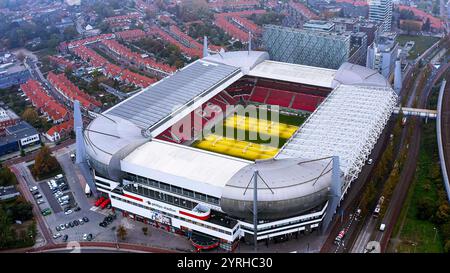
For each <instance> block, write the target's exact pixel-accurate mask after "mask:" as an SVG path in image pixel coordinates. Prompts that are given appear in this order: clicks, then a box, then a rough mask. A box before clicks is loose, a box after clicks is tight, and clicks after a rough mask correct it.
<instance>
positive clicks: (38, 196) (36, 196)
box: [34, 194, 42, 199]
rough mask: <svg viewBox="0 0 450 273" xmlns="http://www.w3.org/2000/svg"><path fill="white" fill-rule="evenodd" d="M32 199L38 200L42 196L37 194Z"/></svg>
mask: <svg viewBox="0 0 450 273" xmlns="http://www.w3.org/2000/svg"><path fill="white" fill-rule="evenodd" d="M34 198H36V199H40V198H42V195H41V194H37V195H35V196H34Z"/></svg>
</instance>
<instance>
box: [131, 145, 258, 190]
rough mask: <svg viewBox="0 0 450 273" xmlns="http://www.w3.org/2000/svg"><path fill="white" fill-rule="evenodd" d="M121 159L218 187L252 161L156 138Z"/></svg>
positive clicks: (142, 167) (142, 166)
mask: <svg viewBox="0 0 450 273" xmlns="http://www.w3.org/2000/svg"><path fill="white" fill-rule="evenodd" d="M122 162H123V163H125V164H127V165H129V164H133V165H136V166H139V168H141V169H149V170H157V171H158V172H163V173H166V174H170V175H173V176H178V177H182V178H185V179H188V180H191V181H201V182H205V183H208V184H210V185H215V186H220V187H223V186H225V183H226V182H227V181H228V180H229V179H230V178H231V177H232V176H233V175H234V174H235V173H236V172H237V171H238V170H240V169H242V168H243V167H245V166H247V165H249V164H251V163H252V162H251V161H247V160H244V159H239V158H235V157H230V156H226V155H222V154H217V153H212V152H208V151H205V150H201V149H196V148H192V147H188V146H184V145H178V144H174V143H170V142H167V141H163V140H158V139H153V140H152V141H149V142H147V143H145V144H144V145H142V146H140V147H139V148H137V149H136V150H134V151H133V152H132V153H131V154H129V155H128V156H127V157H125V158H124V159H123V160H122Z"/></svg>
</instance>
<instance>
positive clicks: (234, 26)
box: [214, 10, 266, 41]
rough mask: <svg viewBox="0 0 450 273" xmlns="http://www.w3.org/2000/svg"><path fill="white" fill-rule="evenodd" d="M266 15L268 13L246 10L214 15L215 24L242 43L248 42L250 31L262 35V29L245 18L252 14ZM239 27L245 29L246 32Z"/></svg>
mask: <svg viewBox="0 0 450 273" xmlns="http://www.w3.org/2000/svg"><path fill="white" fill-rule="evenodd" d="M264 13H266V11H265V10H246V11H240V12H227V13H219V14H215V15H214V17H215V20H214V23H215V24H216V25H217V26H218V27H220V28H221V29H223V30H224V31H225V32H226V33H228V34H229V35H231V36H232V37H234V38H235V39H238V40H240V41H247V40H248V31H251V32H253V33H255V34H260V33H261V28H260V27H259V26H257V25H256V24H254V23H253V22H251V21H250V20H247V19H245V18H244V17H246V16H250V15H252V14H264ZM239 26H241V27H242V28H243V29H245V31H244V30H243V29H241V28H240V27H239Z"/></svg>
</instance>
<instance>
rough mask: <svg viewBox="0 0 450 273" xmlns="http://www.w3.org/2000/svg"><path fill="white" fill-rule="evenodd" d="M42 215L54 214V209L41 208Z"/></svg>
mask: <svg viewBox="0 0 450 273" xmlns="http://www.w3.org/2000/svg"><path fill="white" fill-rule="evenodd" d="M41 213H42V215H44V216H47V215H50V214H52V211H51V210H50V209H49V208H46V209H43V210H41Z"/></svg>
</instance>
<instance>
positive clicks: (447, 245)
mask: <svg viewBox="0 0 450 273" xmlns="http://www.w3.org/2000/svg"><path fill="white" fill-rule="evenodd" d="M444 252H445V253H450V240H447V241H445V245H444Z"/></svg>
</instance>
